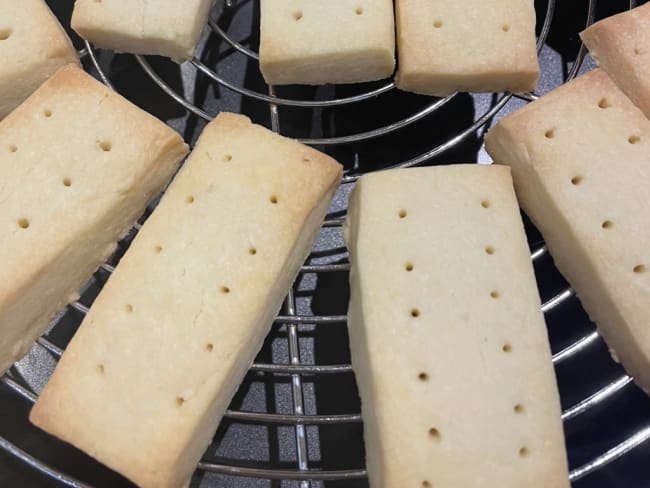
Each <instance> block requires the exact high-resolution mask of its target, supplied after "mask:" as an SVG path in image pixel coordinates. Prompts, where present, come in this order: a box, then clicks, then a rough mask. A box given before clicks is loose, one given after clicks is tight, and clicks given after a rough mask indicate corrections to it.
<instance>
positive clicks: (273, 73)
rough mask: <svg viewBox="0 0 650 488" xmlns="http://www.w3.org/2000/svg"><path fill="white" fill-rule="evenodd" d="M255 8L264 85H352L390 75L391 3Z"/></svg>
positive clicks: (286, 2)
mask: <svg viewBox="0 0 650 488" xmlns="http://www.w3.org/2000/svg"><path fill="white" fill-rule="evenodd" d="M260 3H261V5H260V9H261V32H260V68H261V70H262V74H263V75H264V79H265V80H266V82H267V83H268V84H270V85H290V84H303V85H322V84H325V83H358V82H362V81H373V80H380V79H382V78H387V77H389V76H391V75H392V74H393V70H394V69H395V33H394V30H395V22H394V18H393V2H392V0H336V1H333V2H323V1H322V0H264V1H263V2H260Z"/></svg>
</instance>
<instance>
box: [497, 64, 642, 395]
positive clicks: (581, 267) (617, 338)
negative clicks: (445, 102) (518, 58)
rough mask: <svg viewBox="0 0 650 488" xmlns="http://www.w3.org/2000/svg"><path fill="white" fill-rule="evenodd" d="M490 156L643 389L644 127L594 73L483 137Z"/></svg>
mask: <svg viewBox="0 0 650 488" xmlns="http://www.w3.org/2000/svg"><path fill="white" fill-rule="evenodd" d="M486 147H487V150H488V152H489V153H490V155H491V156H492V158H493V159H494V160H495V161H496V162H498V163H502V164H508V165H510V166H511V167H512V172H513V177H514V181H515V188H516V190H517V196H518V197H519V202H520V203H521V206H522V208H523V209H524V211H525V212H526V213H527V214H528V215H529V216H530V218H531V219H532V220H533V222H534V223H535V225H536V226H537V227H538V228H539V230H540V231H541V233H542V235H543V236H544V239H545V240H546V244H547V245H548V249H549V251H550V252H551V254H552V255H553V258H554V259H555V264H556V265H557V267H558V269H559V270H560V271H561V272H562V274H564V276H565V277H566V278H567V280H568V281H569V282H570V283H571V285H572V286H573V288H574V289H575V291H576V293H577V295H578V297H579V298H580V301H581V302H582V305H583V306H584V308H585V310H586V311H587V313H588V314H589V316H590V317H591V319H592V320H594V321H595V322H596V325H597V326H598V329H599V331H600V334H601V335H602V337H603V338H604V339H605V341H606V342H607V344H608V346H609V348H610V351H611V352H612V355H613V356H614V358H615V359H620V361H621V363H622V364H623V366H624V367H625V369H626V370H627V371H628V373H630V375H632V376H633V377H634V378H635V380H636V382H637V383H638V384H639V385H640V386H641V387H642V388H643V389H644V390H645V391H646V392H650V336H649V335H648V324H647V321H648V313H649V312H650V256H648V242H650V121H648V119H646V117H645V116H644V115H643V113H642V112H641V111H640V110H639V109H638V108H637V107H636V106H635V105H634V104H633V103H632V102H631V101H630V100H629V99H628V98H627V97H626V96H625V95H624V94H623V93H622V92H621V91H620V90H619V89H618V88H617V87H616V85H615V84H614V83H613V82H612V80H611V79H610V78H609V77H608V76H607V75H606V74H605V73H604V72H603V71H601V70H600V69H597V70H595V71H591V72H589V73H587V74H585V75H583V76H580V77H579V78H577V79H576V80H574V81H572V82H570V83H567V84H566V85H563V86H561V87H560V88H557V89H556V90H554V91H552V92H550V93H548V94H547V95H545V96H543V97H542V98H540V99H539V100H538V101H536V102H533V103H531V104H529V105H528V106H526V107H524V108H523V109H521V110H519V111H517V112H515V113H513V114H511V115H509V116H508V117H506V118H504V119H502V120H501V121H500V122H499V123H498V124H497V125H496V126H495V127H494V128H492V129H491V130H490V132H489V133H488V135H487V138H486Z"/></svg>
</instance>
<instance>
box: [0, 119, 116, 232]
mask: <svg viewBox="0 0 650 488" xmlns="http://www.w3.org/2000/svg"><path fill="white" fill-rule="evenodd" d="M42 115H43V117H44V118H46V119H50V118H52V115H53V113H52V111H51V110H49V109H44V110H43V112H42ZM97 147H98V148H99V149H100V150H101V151H102V152H106V153H108V152H111V150H112V149H113V144H112V143H111V142H110V141H107V140H97ZM7 149H8V150H9V152H10V153H11V154H14V153H17V152H18V146H17V145H15V144H10V145H9V147H8V148H7ZM61 184H62V185H63V186H64V187H66V188H70V187H71V186H72V178H70V177H69V176H64V177H63V178H62V179H61ZM17 223H18V227H20V228H21V229H29V226H30V225H31V223H30V221H29V219H28V218H27V217H21V218H19V219H18V222H17Z"/></svg>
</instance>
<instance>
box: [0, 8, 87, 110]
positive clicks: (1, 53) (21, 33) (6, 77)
mask: <svg viewBox="0 0 650 488" xmlns="http://www.w3.org/2000/svg"><path fill="white" fill-rule="evenodd" d="M0 58H1V59H2V63H1V64H0V120H1V119H3V118H4V117H6V116H7V114H8V113H9V112H11V111H12V110H13V109H15V108H16V107H17V106H18V105H20V104H21V103H23V102H24V101H25V99H26V98H27V97H28V96H30V95H31V94H32V93H34V90H36V89H37V88H38V87H39V86H41V84H42V83H43V82H44V81H45V80H47V79H48V78H49V77H50V76H52V75H53V74H54V73H55V72H56V71H57V70H58V69H59V68H61V67H62V66H65V65H66V64H69V63H74V64H77V65H78V64H79V60H78V59H77V52H76V50H75V49H74V47H73V46H72V43H71V42H70V39H69V38H68V35H67V34H66V33H65V31H64V30H63V27H61V24H59V21H58V20H57V19H56V17H55V16H54V14H53V13H52V12H51V11H50V9H49V8H48V6H47V4H46V3H45V2H44V1H43V0H20V1H16V0H0Z"/></svg>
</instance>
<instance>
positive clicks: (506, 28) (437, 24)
mask: <svg viewBox="0 0 650 488" xmlns="http://www.w3.org/2000/svg"><path fill="white" fill-rule="evenodd" d="M354 13H355V14H356V15H363V8H362V7H357V8H355V9H354ZM292 16H293V20H295V21H296V22H300V21H301V20H302V19H303V18H304V14H303V12H302V10H294V12H293V14H292ZM443 25H444V24H443V21H442V20H440V19H436V20H434V21H433V27H434V28H435V29H440V28H441V27H442V26H443ZM501 30H502V31H503V32H510V25H509V24H502V25H501Z"/></svg>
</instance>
